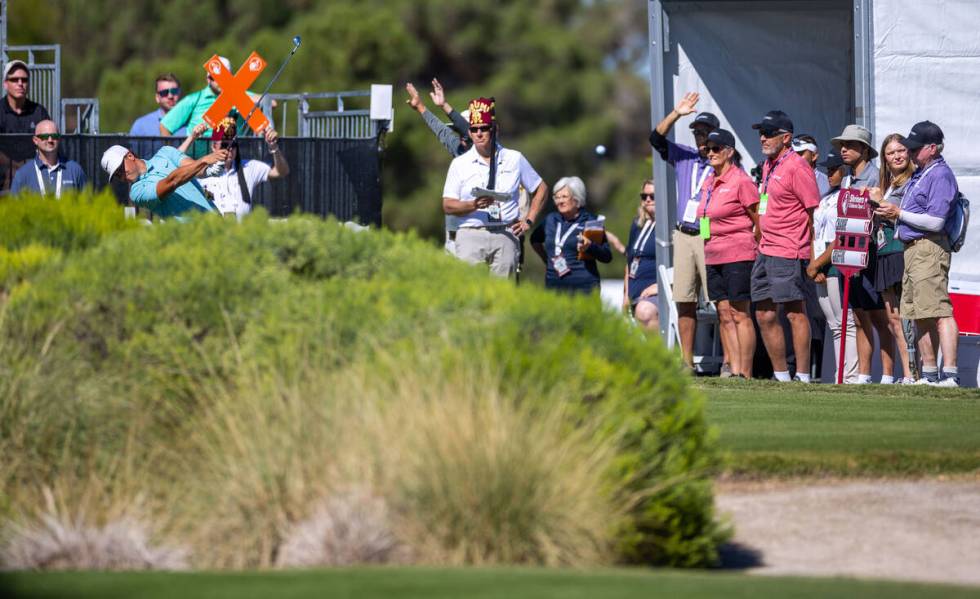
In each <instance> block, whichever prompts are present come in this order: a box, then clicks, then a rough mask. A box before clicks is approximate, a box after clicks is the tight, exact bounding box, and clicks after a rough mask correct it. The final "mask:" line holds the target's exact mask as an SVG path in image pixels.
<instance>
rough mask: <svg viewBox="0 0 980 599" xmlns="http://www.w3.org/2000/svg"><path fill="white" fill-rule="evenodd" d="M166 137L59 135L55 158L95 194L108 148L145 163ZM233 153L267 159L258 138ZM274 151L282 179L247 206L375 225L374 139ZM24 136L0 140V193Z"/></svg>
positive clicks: (287, 142)
mask: <svg viewBox="0 0 980 599" xmlns="http://www.w3.org/2000/svg"><path fill="white" fill-rule="evenodd" d="M181 141H182V140H180V139H177V138H172V137H164V138H153V137H128V136H125V135H65V136H63V137H62V138H61V145H60V148H59V152H60V154H61V155H62V156H63V157H65V158H67V159H71V160H74V161H75V162H78V163H79V164H80V165H81V167H82V170H84V171H85V174H86V175H87V176H88V179H89V181H90V183H91V184H92V185H93V186H94V187H95V188H96V189H102V188H103V187H105V186H106V185H108V175H106V174H105V172H104V171H103V170H102V168H101V167H100V165H99V162H100V160H101V158H102V153H103V152H104V151H105V150H106V149H107V148H109V146H112V145H115V144H119V145H122V146H126V147H127V148H129V149H130V150H132V151H133V153H134V154H136V155H137V156H138V157H140V158H149V157H150V156H152V155H153V153H154V152H155V151H156V150H157V149H159V148H160V147H161V146H162V145H164V144H167V145H172V146H176V145H178V144H179V143H180V142H181ZM239 148H240V151H241V153H242V158H243V159H258V160H264V161H266V162H269V163H270V164H271V162H272V156H270V155H269V153H268V151H267V150H266V147H265V143H264V142H263V140H262V139H260V138H258V137H242V138H240V139H239ZM279 148H280V151H282V152H283V155H284V156H285V157H286V160H287V162H288V163H289V169H290V173H289V176H288V177H286V178H284V179H279V180H270V181H268V182H267V183H264V184H262V185H259V186H258V187H257V188H256V189H255V193H254V196H253V198H252V202H253V204H254V205H259V206H264V207H265V208H266V209H267V210H268V211H269V212H270V213H271V214H272V215H273V216H287V215H289V214H292V213H293V212H296V211H301V212H309V213H312V214H318V215H320V216H327V215H333V216H335V217H336V218H338V219H339V220H343V221H346V220H354V221H357V222H360V223H362V224H373V225H380V224H381V154H380V148H379V145H378V141H377V140H375V139H366V140H363V139H350V140H348V139H320V138H291V137H287V138H281V139H280V140H279ZM34 151H35V150H34V144H33V142H32V141H31V136H30V135H0V173H2V178H0V193H6V191H7V190H8V189H10V182H11V180H12V179H13V173H14V171H15V170H16V169H17V168H18V167H19V166H20V165H22V164H23V163H24V162H26V161H28V160H31V159H32V158H33V157H34ZM112 187H113V191H114V192H115V194H116V196H117V197H118V198H119V200H120V203H125V202H126V188H125V186H122V185H113V186H112Z"/></svg>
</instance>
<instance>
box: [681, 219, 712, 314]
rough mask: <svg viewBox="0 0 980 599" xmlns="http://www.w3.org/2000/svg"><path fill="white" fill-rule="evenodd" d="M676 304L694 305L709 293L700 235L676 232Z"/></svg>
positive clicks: (702, 243) (702, 241) (702, 242)
mask: <svg viewBox="0 0 980 599" xmlns="http://www.w3.org/2000/svg"><path fill="white" fill-rule="evenodd" d="M673 239H674V289H673V291H674V302H675V303H685V302H687V303H694V302H697V301H698V295H699V292H700V294H704V293H707V291H708V271H707V269H705V267H704V240H703V239H701V236H700V235H688V234H687V233H681V232H680V231H676V230H675V231H674V237H673Z"/></svg>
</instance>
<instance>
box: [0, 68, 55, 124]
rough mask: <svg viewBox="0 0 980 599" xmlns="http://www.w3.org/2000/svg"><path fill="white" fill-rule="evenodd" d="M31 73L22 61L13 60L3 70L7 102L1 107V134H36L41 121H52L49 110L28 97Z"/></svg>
mask: <svg viewBox="0 0 980 599" xmlns="http://www.w3.org/2000/svg"><path fill="white" fill-rule="evenodd" d="M30 78H31V75H30V71H28V70H27V65H26V64H25V63H24V61H22V60H11V61H10V62H8V63H7V66H6V67H4V69H3V89H4V90H5V91H6V98H5V100H6V101H5V102H2V103H0V104H2V106H0V133H30V134H33V133H34V128H35V127H36V126H37V124H38V123H40V122H41V121H49V120H51V115H49V114H48V110H47V109H46V108H45V107H44V106H41V105H40V104H38V103H37V102H33V101H31V100H30V99H28V97H27V92H28V90H29V89H30Z"/></svg>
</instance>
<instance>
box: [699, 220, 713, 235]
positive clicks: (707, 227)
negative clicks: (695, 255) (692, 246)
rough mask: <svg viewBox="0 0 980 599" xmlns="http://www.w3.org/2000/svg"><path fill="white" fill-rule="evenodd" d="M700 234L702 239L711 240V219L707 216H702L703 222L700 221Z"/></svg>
mask: <svg viewBox="0 0 980 599" xmlns="http://www.w3.org/2000/svg"><path fill="white" fill-rule="evenodd" d="M698 232H699V233H700V234H701V239H711V219H710V218H708V217H707V216H702V217H701V220H700V221H698Z"/></svg>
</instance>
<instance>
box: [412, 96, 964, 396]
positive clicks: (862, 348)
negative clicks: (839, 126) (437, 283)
mask: <svg viewBox="0 0 980 599" xmlns="http://www.w3.org/2000/svg"><path fill="white" fill-rule="evenodd" d="M433 84H434V86H435V85H436V84H437V82H436V81H433ZM406 89H407V91H408V93H409V99H408V103H409V104H410V105H411V106H412V107H413V108H415V109H416V110H417V111H418V112H419V113H420V114H421V115H422V117H423V118H424V119H425V120H426V123H427V124H428V125H429V127H430V129H431V130H432V131H433V133H434V134H435V135H436V136H437V137H438V138H439V140H440V141H441V142H442V144H443V146H444V147H445V148H446V149H447V150H448V151H449V153H450V154H451V155H452V156H453V157H454V159H453V161H452V164H451V165H450V167H449V172H448V175H447V177H446V184H445V187H444V189H443V199H442V206H443V211H444V213H445V214H446V216H447V250H448V251H450V253H452V254H454V255H456V256H457V257H458V258H460V259H461V260H464V261H466V262H469V263H472V264H486V265H488V266H489V268H490V271H491V273H493V274H495V275H497V276H506V277H513V276H514V275H515V273H516V272H517V266H518V257H519V255H520V254H521V252H522V248H523V242H524V240H523V236H524V233H526V232H528V231H530V230H533V233H532V235H530V237H531V239H530V241H531V247H532V248H533V249H534V251H535V252H536V253H537V255H538V256H539V257H540V258H541V260H542V261H543V262H544V265H545V275H544V283H545V286H546V287H547V288H551V289H555V290H558V291H564V292H576V293H578V292H582V293H592V292H594V291H595V290H596V289H597V287H598V286H599V283H600V281H599V271H598V267H597V262H609V261H610V260H611V258H612V255H613V251H614V250H619V251H621V252H623V253H625V254H626V259H627V266H626V269H625V272H624V275H623V306H624V310H626V311H627V312H629V313H630V315H631V316H632V317H633V318H634V319H635V320H636V322H637V323H638V324H639V325H640V326H642V327H644V328H648V329H656V328H657V327H658V326H659V324H658V323H659V318H660V314H659V310H658V309H657V297H658V295H659V293H658V292H659V289H660V285H664V284H669V285H671V290H672V296H673V301H674V302H675V305H676V311H677V330H678V337H679V339H680V344H681V349H682V355H683V359H684V362H685V363H686V364H687V365H688V367H689V368H691V367H693V364H694V340H695V332H696V327H697V322H698V319H697V311H698V307H699V305H704V304H705V303H707V302H710V303H712V304H713V305H714V306H715V309H716V311H717V314H718V321H719V332H720V334H719V336H720V340H721V345H722V353H723V362H724V363H723V366H722V369H721V374H722V376H733V377H739V378H752V377H753V376H754V373H755V372H757V370H758V369H757V368H756V366H757V365H756V364H755V363H754V362H755V361H757V359H756V356H757V353H756V346H757V339H761V341H762V347H763V348H764V350H765V354H764V355H765V357H766V359H767V360H768V362H769V365H770V366H771V367H772V374H773V378H774V379H775V380H777V381H785V382H789V381H797V382H800V383H809V382H811V380H812V377H813V376H814V375H819V374H820V370H821V366H820V362H821V360H822V343H821V340H822V338H823V332H824V330H826V329H829V330H830V335H831V338H832V339H833V343H834V345H835V354H836V352H839V351H840V344H841V343H843V344H844V353H845V356H846V357H845V362H844V370H845V372H844V375H845V376H844V380H845V381H846V382H848V383H856V384H864V383H871V382H872V374H871V370H872V369H871V364H872V358H873V356H872V352H873V348H874V345H875V341H874V340H875V338H876V337H877V340H878V346H879V349H880V354H881V364H882V370H883V374H882V376H881V379H880V380H879V382H880V383H882V384H893V383H902V384H932V385H939V386H958V384H959V380H958V371H957V366H956V351H957V347H956V340H957V336H958V330H957V327H956V322H955V319H954V318H953V315H952V307H951V303H950V299H949V293H948V276H949V260H950V255H951V251H952V250H951V239H950V238H951V236H952V235H953V234H954V233H955V232H954V231H952V230H951V226H952V225H951V223H952V221H953V217H954V212H955V210H956V204H957V202H958V201H959V190H958V188H957V185H956V180H955V177H954V176H953V173H952V170H951V169H950V168H949V166H948V165H947V164H946V163H945V161H944V160H943V158H942V150H943V141H944V136H943V133H942V131H941V130H940V129H939V127H938V126H936V125H935V124H933V123H930V122H928V121H924V122H921V123H917V124H916V125H914V126H913V127H912V130H911V132H910V133H909V134H908V135H907V136H902V135H900V134H898V133H895V134H891V135H889V136H887V137H886V138H885V139H884V141H883V142H882V144H881V153H882V168H881V169H880V170H879V167H878V166H877V165H876V164H875V162H874V160H875V159H876V158H877V157H878V150H877V149H876V148H875V146H874V143H873V140H872V135H871V133H870V132H869V131H868V130H867V129H865V128H863V127H861V126H859V125H857V124H852V125H848V126H847V127H845V128H844V130H843V131H842V132H841V134H840V135H838V136H836V137H834V138H833V139H831V140H829V142H830V145H831V146H832V147H833V151H832V152H830V153H828V154H826V155H825V156H824V157H823V160H821V153H820V150H819V143H818V140H816V139H815V138H814V137H813V136H812V135H808V134H805V133H801V134H795V133H796V132H795V131H794V124H793V121H792V119H791V118H790V116H789V115H787V114H786V113H785V112H783V111H780V110H772V111H769V112H768V113H766V114H765V115H763V117H762V118H761V119H760V120H759V122H757V123H754V124H753V125H752V128H753V129H755V130H756V131H758V133H759V146H760V150H761V152H762V154H763V155H764V156H765V159H764V161H763V163H762V164H761V165H760V167H761V168H760V169H759V170H758V173H757V176H756V178H755V180H753V177H752V176H750V175H749V174H748V173H746V171H745V170H744V168H743V166H742V159H741V155H740V154H739V151H738V149H737V147H736V146H737V144H736V140H735V137H734V135H733V134H732V133H731V132H730V131H727V130H725V129H722V128H721V127H720V122H719V119H718V118H717V117H716V116H715V115H713V114H711V113H709V112H700V113H698V114H696V115H695V117H694V119H693V121H692V123H691V124H690V128H691V130H692V133H693V136H694V140H695V147H690V146H685V145H683V144H679V143H675V142H674V141H672V140H670V139H668V137H667V136H668V134H669V133H670V130H671V129H672V128H673V126H674V124H675V123H676V122H677V121H678V120H679V119H681V118H682V117H684V116H687V115H690V114H693V113H695V111H696V108H695V107H696V105H697V102H698V99H699V97H698V94H696V93H689V94H686V95H685V96H684V97H683V99H682V100H681V101H680V103H678V105H677V106H676V107H675V108H674V110H672V111H671V112H670V113H669V114H667V115H666V116H665V117H664V119H663V120H662V121H660V122H659V123H658V124H657V125H656V127H654V129H653V131H652V132H651V134H650V144H651V145H652V146H653V148H654V150H655V151H656V153H657V154H659V155H660V158H661V159H662V160H664V161H666V162H667V163H668V164H669V165H670V166H671V167H672V168H673V169H674V174H675V178H676V182H677V207H676V208H677V212H676V214H677V220H676V222H675V223H672V228H673V229H674V231H673V236H672V240H671V241H672V245H673V254H674V264H673V269H672V273H671V274H672V281H666V282H665V281H662V280H660V278H659V277H658V273H657V265H656V244H657V241H656V238H655V234H654V229H655V227H654V223H655V219H656V198H655V183H654V181H652V180H647V181H644V182H643V184H642V186H641V190H640V194H639V206H638V208H637V217H636V219H635V220H633V222H632V223H631V226H630V234H629V237H628V242H627V244H625V246H624V245H623V244H620V243H618V239H616V238H615V236H614V235H613V234H612V233H611V232H610V231H608V230H606V229H605V228H604V223H602V217H597V216H596V215H595V214H593V213H592V212H590V211H588V210H587V209H586V198H587V193H586V186H585V183H584V182H583V181H582V180H581V179H580V178H578V177H574V176H569V177H563V178H561V179H560V180H559V181H557V182H556V183H555V185H554V190H553V192H552V200H553V203H554V208H555V210H554V211H553V212H550V213H549V214H546V215H544V217H543V218H541V217H542V214H543V213H544V209H543V208H544V207H543V198H544V196H545V195H546V194H547V185H546V184H545V183H544V182H543V181H542V180H541V178H540V176H539V175H538V174H537V172H535V170H534V169H533V167H532V166H531V164H530V163H529V162H528V161H527V159H526V158H525V157H524V156H523V155H522V154H520V153H519V152H517V151H515V150H511V149H509V148H505V147H504V146H503V145H501V144H500V142H499V140H498V138H497V135H498V134H499V132H500V130H501V128H500V125H499V123H498V122H497V121H496V116H495V110H494V108H495V106H494V102H493V100H492V99H487V98H479V99H477V100H474V101H473V102H471V104H470V107H469V112H468V118H457V117H456V116H455V113H454V111H452V109H451V108H447V105H445V103H444V92H443V90H442V87H441V86H438V91H433V94H432V98H433V100H434V101H436V100H437V98H438V101H436V104H437V105H438V106H441V107H442V108H443V110H444V111H445V112H446V114H447V115H449V116H450V118H451V121H452V122H450V123H449V124H445V123H443V122H442V121H441V120H439V119H438V117H435V116H434V115H432V114H431V113H430V112H428V111H426V109H425V107H424V105H423V103H422V101H421V99H420V96H419V94H418V92H417V90H416V89H415V87H414V86H412V85H411V84H409V85H408V86H407V87H406ZM458 121H463V122H458ZM467 134H468V135H469V138H470V139H471V140H472V143H473V145H472V146H469V145H467V142H466V141H465V139H466V138H467ZM522 188H523V189H526V190H527V191H528V193H529V194H530V195H531V196H533V198H532V200H531V202H530V205H529V206H528V207H527V209H526V210H522V209H521V206H520V203H519V201H518V197H519V193H518V191H519V189H522ZM845 189H846V190H849V191H850V193H856V194H861V195H867V196H869V198H870V202H871V205H872V206H873V207H874V217H873V221H872V222H873V225H872V231H871V239H872V240H873V243H871V244H870V247H869V251H868V256H867V267H866V268H864V269H862V270H861V271H860V272H859V274H858V275H856V276H855V277H854V279H853V283H852V284H851V285H850V289H851V291H850V294H849V296H848V298H847V303H848V308H849V310H848V316H847V321H846V327H844V326H842V324H843V323H842V320H843V312H844V305H843V302H844V298H843V289H844V285H843V284H842V279H841V277H843V276H844V275H843V274H842V273H841V271H839V270H838V269H836V268H835V267H834V266H833V264H832V263H833V260H834V244H835V241H836V240H837V237H838V233H839V232H838V221H839V219H838V206H837V204H838V195H839V194H840V192H841V190H845ZM450 219H451V220H450ZM596 223H600V224H598V225H597V224H596ZM595 228H599V229H601V230H602V234H601V235H599V236H596V235H591V234H589V231H590V229H595ZM454 229H455V232H454ZM461 240H463V241H464V242H463V243H460V241H461ZM453 241H455V245H453V244H452V242H453ZM903 318H904V319H906V320H911V321H913V322H914V323H915V330H916V332H915V333H914V339H907V337H906V334H905V332H904V331H905V329H904V327H903V324H902V319H903ZM842 329H846V331H847V332H846V334H844V335H843V340H842V339H841V337H842ZM907 344H908V345H912V344H914V345H916V346H917V351H918V355H919V357H920V358H921V370H919V369H918V364H917V362H916V361H915V360H914V359H911V357H910V356H914V355H915V351H910V348H909V347H907ZM811 348H813V349H811ZM937 348H941V349H942V355H943V367H942V373H940V372H939V369H938V366H937V364H938V362H937V352H936V349H937ZM896 362H897V363H898V364H897V366H898V369H900V370H901V373H902V374H901V375H900V376H898V377H896V376H894V374H893V373H894V372H895V371H896ZM917 371H918V372H917Z"/></svg>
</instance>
